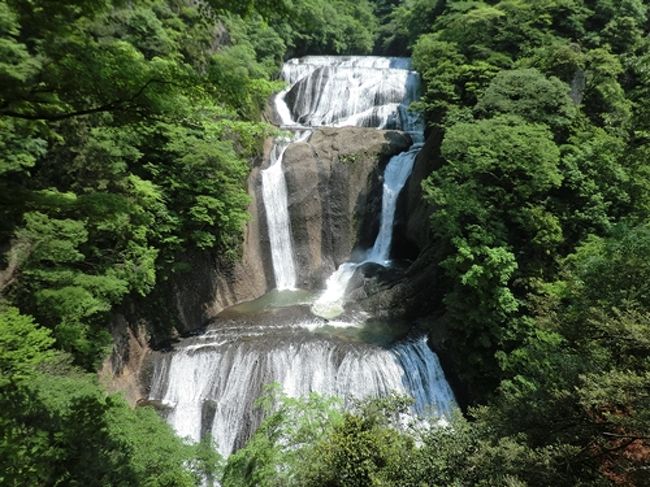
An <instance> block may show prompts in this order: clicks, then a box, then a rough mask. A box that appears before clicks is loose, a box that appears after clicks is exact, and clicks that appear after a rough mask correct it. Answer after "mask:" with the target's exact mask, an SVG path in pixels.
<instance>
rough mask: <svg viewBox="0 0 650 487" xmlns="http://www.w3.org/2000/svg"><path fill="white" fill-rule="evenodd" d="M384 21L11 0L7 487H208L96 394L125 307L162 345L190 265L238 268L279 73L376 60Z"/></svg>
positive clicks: (5, 183) (236, 5)
mask: <svg viewBox="0 0 650 487" xmlns="http://www.w3.org/2000/svg"><path fill="white" fill-rule="evenodd" d="M193 5H195V6H193ZM374 22H375V20H374V16H373V15H372V10H371V8H370V6H369V4H368V3H366V2H350V1H343V0H337V1H335V2H331V1H327V2H326V1H321V0H318V1H317V0H301V1H292V2H275V1H266V2H264V1H252V0H251V1H237V2H231V1H223V0H211V1H206V2H188V1H184V0H139V1H136V2H126V1H123V0H73V1H58V0H56V1H54V0H2V1H0V250H1V254H2V256H1V257H0V269H1V270H0V296H1V298H0V350H1V352H0V354H1V356H0V367H1V373H2V378H1V379H0V484H2V485H194V484H196V482H197V479H199V478H200V477H201V476H205V475H211V474H210V472H212V471H214V468H215V463H214V461H213V458H212V454H209V453H208V450H206V449H205V448H198V449H197V448H195V447H191V448H190V447H187V446H185V445H183V443H182V442H181V441H180V440H179V439H177V438H175V437H174V436H173V434H172V433H171V432H170V430H169V428H168V427H167V426H166V425H165V424H164V423H163V422H162V421H161V420H160V419H159V418H158V417H157V415H156V414H155V413H154V412H153V411H149V410H147V409H137V410H135V411H133V410H131V409H130V408H129V407H128V406H127V405H126V404H125V403H124V402H123V401H122V400H120V399H118V398H114V397H109V396H107V394H106V393H104V392H103V391H102V390H101V388H100V387H99V386H98V385H97V384H96V379H95V378H94V374H93V372H94V371H95V370H96V367H97V365H98V364H99V362H100V361H101V360H102V359H103V358H104V355H105V353H106V350H107V346H108V345H110V334H109V333H108V331H109V323H110V316H111V312H112V311H113V310H114V309H116V307H119V306H124V305H125V304H126V303H127V302H138V303H140V304H143V305H145V307H147V305H148V308H146V309H149V310H154V309H156V308H157V307H158V308H160V309H159V311H158V312H159V314H158V316H152V317H151V318H154V319H153V320H152V322H154V323H159V324H158V328H162V330H161V329H158V330H152V332H154V333H156V332H158V333H162V334H164V333H165V328H169V327H171V326H173V325H174V323H169V322H168V321H169V319H167V321H165V320H164V319H162V317H165V316H168V315H169V313H165V310H164V307H161V306H159V304H160V303H164V301H165V285H166V282H167V281H168V280H169V278H170V276H172V275H173V274H174V273H175V272H177V271H178V270H179V269H182V268H183V255H184V254H185V253H186V252H187V251H188V250H191V249H193V248H194V249H202V250H210V251H212V252H214V253H215V254H219V255H220V256H221V257H222V258H236V256H237V252H238V250H239V246H240V240H241V236H242V230H243V225H244V223H245V222H246V220H247V218H248V215H247V211H246V208H247V204H248V195H247V193H246V189H245V180H246V178H247V176H248V172H249V164H250V163H251V162H252V160H253V159H254V158H255V157H257V156H258V155H259V152H260V150H261V145H262V140H263V139H264V138H265V136H267V135H268V134H269V133H270V132H271V128H270V126H268V125H267V124H264V123H262V122H261V112H262V110H263V109H264V107H265V105H266V101H267V99H268V97H269V95H270V94H271V93H272V92H273V91H276V90H278V89H279V88H280V86H281V85H280V84H279V83H278V82H277V81H274V78H275V76H276V74H277V71H278V68H279V66H280V64H281V62H282V61H283V59H284V58H285V57H287V56H290V55H299V54H303V53H306V52H331V53H342V52H351V51H358V52H364V51H369V50H370V49H371V48H372V44H373V35H374V34H373V29H374ZM156 318H158V319H156Z"/></svg>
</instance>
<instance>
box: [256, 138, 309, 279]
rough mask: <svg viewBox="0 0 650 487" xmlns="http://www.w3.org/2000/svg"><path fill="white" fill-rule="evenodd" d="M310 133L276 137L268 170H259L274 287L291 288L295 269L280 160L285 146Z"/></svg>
mask: <svg viewBox="0 0 650 487" xmlns="http://www.w3.org/2000/svg"><path fill="white" fill-rule="evenodd" d="M309 135H310V132H308V131H303V132H296V133H295V134H294V136H293V138H286V137H279V138H278V139H276V141H275V142H274V144H273V147H272V149H271V156H270V161H269V167H268V168H266V169H264V170H263V171H261V175H262V197H263V201H264V210H265V213H266V223H267V226H268V232H269V242H270V245H271V259H272V263H273V274H274V276H275V287H276V288H277V289H278V290H284V289H295V287H296V269H295V264H294V260H293V244H292V243H291V226H290V220H289V208H288V206H287V183H286V181H285V179H284V172H283V170H282V158H283V157H284V152H285V151H286V150H287V147H289V144H291V143H294V142H299V141H302V140H305V139H306V138H307V137H309Z"/></svg>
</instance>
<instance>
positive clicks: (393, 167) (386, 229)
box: [366, 144, 421, 265]
mask: <svg viewBox="0 0 650 487" xmlns="http://www.w3.org/2000/svg"><path fill="white" fill-rule="evenodd" d="M420 148H421V146H420V145H419V144H416V145H414V146H412V147H411V148H410V149H409V150H408V151H407V152H402V153H401V154H398V155H396V156H395V157H393V158H391V160H390V162H389V163H388V166H386V170H385V171H384V184H383V192H382V200H381V217H380V224H379V233H378V234H377V238H376V239H375V243H374V245H373V246H372V249H370V252H369V253H368V256H367V257H366V261H367V262H376V263H378V264H382V265H386V263H387V262H388V260H389V257H390V247H391V244H392V242H393V225H394V223H395V210H396V209H397V198H398V197H399V194H400V192H401V191H402V188H403V187H404V185H405V184H406V181H407V180H408V177H409V176H410V175H411V171H412V170H413V164H414V163H415V158H416V157H417V155H418V153H419V152H420Z"/></svg>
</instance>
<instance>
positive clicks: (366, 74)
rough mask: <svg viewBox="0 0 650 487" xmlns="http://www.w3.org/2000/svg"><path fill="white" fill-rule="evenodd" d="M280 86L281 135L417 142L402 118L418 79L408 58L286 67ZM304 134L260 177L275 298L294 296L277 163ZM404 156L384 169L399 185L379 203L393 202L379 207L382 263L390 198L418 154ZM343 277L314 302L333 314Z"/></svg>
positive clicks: (325, 59) (284, 143)
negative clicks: (354, 130) (394, 136)
mask: <svg viewBox="0 0 650 487" xmlns="http://www.w3.org/2000/svg"><path fill="white" fill-rule="evenodd" d="M282 78H283V79H284V80H285V81H286V82H287V84H288V87H287V88H286V89H284V90H283V91H281V92H280V93H279V94H278V95H277V96H276V97H275V99H274V106H275V111H276V113H277V115H278V117H279V118H280V122H281V125H282V127H283V128H285V129H294V130H295V129H302V128H306V127H318V126H336V127H344V126H350V125H354V126H359V127H375V128H382V129H383V128H394V129H401V130H405V131H408V132H409V133H410V134H412V138H413V139H414V140H415V139H418V138H419V137H420V136H421V135H420V134H421V132H422V128H421V126H420V124H419V123H418V121H419V117H418V116H417V115H414V114H412V113H410V112H409V111H408V110H407V107H408V105H409V104H410V103H411V102H412V101H414V100H415V99H416V97H417V87H418V85H419V77H418V75H417V73H415V72H414V71H412V70H411V62H410V59H408V58H390V57H388V58H387V57H374V56H344V57H335V56H307V57H304V58H300V59H292V60H290V61H288V62H287V63H286V64H285V65H284V67H283V69H282ZM310 133H311V132H309V131H305V132H303V135H295V136H294V139H293V140H292V139H287V138H279V139H278V140H276V142H275V144H274V147H273V150H272V152H271V160H270V164H269V167H268V168H267V169H265V170H264V171H262V188H263V201H264V208H265V211H266V220H267V224H268V231H269V241H270V245H271V256H272V261H273V273H274V276H275V286H276V288H277V289H279V290H283V289H294V288H295V286H296V269H295V263H294V256H293V248H292V243H291V228H290V220H289V211H288V208H287V196H286V193H287V189H286V188H287V185H286V181H285V178H284V173H283V170H282V157H283V155H284V151H285V150H286V149H287V147H288V146H289V144H291V143H295V142H298V141H303V140H305V139H306V138H307V137H308V136H309V134H310ZM404 154H410V155H409V156H406V155H404V156H402V157H400V156H396V157H398V158H399V159H396V158H393V160H391V162H390V163H389V165H388V167H389V168H394V169H390V171H391V173H390V174H393V173H395V174H396V177H397V176H399V177H401V176H402V175H403V178H401V179H399V181H402V182H401V185H399V187H398V183H397V182H396V183H391V186H390V187H388V188H386V186H385V187H384V199H390V198H393V197H392V196H391V194H393V193H394V198H393V200H392V202H390V201H388V202H384V203H382V204H383V205H384V206H386V210H385V211H384V210H382V227H381V228H382V231H383V233H381V232H380V235H381V242H382V245H383V247H382V249H381V251H382V252H384V253H386V257H385V258H384V259H383V260H387V259H388V254H387V252H388V251H389V250H390V239H391V236H392V228H393V226H392V222H393V220H394V214H395V205H396V203H397V196H398V195H399V191H400V190H401V188H402V186H403V185H404V182H405V181H406V178H408V176H409V174H410V172H411V170H410V168H412V167H413V161H414V159H415V155H416V154H417V152H415V151H409V152H406V153H404ZM411 156H412V157H411ZM407 168H408V171H407V170H406V169H407ZM387 170H388V169H387ZM387 175H389V174H388V173H387ZM392 179H394V178H392ZM392 179H391V181H392ZM387 191H388V192H387ZM391 191H392V193H389V192H391ZM384 220H386V221H384ZM386 242H388V243H386ZM378 259H379V257H376V258H375V257H374V254H373V260H377V261H378V262H379V260H378ZM347 270H348V269H347V268H346V269H343V270H341V272H340V273H339V274H338V275H337V276H332V280H331V283H332V286H336V287H332V288H331V289H330V291H329V292H325V293H324V294H323V297H322V299H321V301H323V300H325V299H329V300H330V301H328V302H331V303H332V304H331V305H328V306H329V307H336V309H338V308H339V307H338V305H337V303H339V302H340V301H341V300H342V299H343V295H344V293H345V287H346V286H347V282H348V281H349V278H350V277H352V275H353V274H354V272H346V271H347ZM346 279H347V280H346ZM341 288H342V289H341Z"/></svg>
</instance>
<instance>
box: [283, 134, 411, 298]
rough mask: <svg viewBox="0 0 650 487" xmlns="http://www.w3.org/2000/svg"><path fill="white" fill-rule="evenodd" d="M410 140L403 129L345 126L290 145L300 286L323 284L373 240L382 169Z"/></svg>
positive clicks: (293, 226) (289, 179)
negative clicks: (341, 265) (357, 250)
mask: <svg viewBox="0 0 650 487" xmlns="http://www.w3.org/2000/svg"><path fill="white" fill-rule="evenodd" d="M410 144H411V140H410V137H409V136H408V135H406V134H405V133H403V132H398V131H394V130H387V131H384V130H376V129H366V128H355V127H345V128H322V129H319V130H315V131H314V133H313V134H312V135H311V136H310V138H309V139H308V140H307V141H306V142H302V143H297V144H293V145H291V146H289V148H288V149H287V151H286V152H285V155H284V160H283V166H284V171H285V177H286V181H287V189H288V194H289V202H288V203H289V214H290V217H291V231H292V236H293V242H294V253H295V259H296V267H297V269H298V284H299V286H302V287H307V288H321V287H322V285H323V283H324V281H325V279H326V277H327V276H328V275H330V274H331V273H332V272H333V271H334V270H335V269H336V267H337V266H338V265H339V264H341V263H343V262H345V261H346V260H348V259H349V258H350V255H354V252H355V249H367V248H368V247H370V246H372V243H373V241H374V239H375V236H376V235H377V232H378V225H379V222H378V219H377V215H378V214H379V213H380V211H381V194H382V174H383V170H384V168H385V166H386V164H387V162H388V160H389V159H390V157H391V156H393V155H395V154H398V153H400V152H402V151H404V150H406V149H407V148H408V147H409V145H410Z"/></svg>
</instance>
